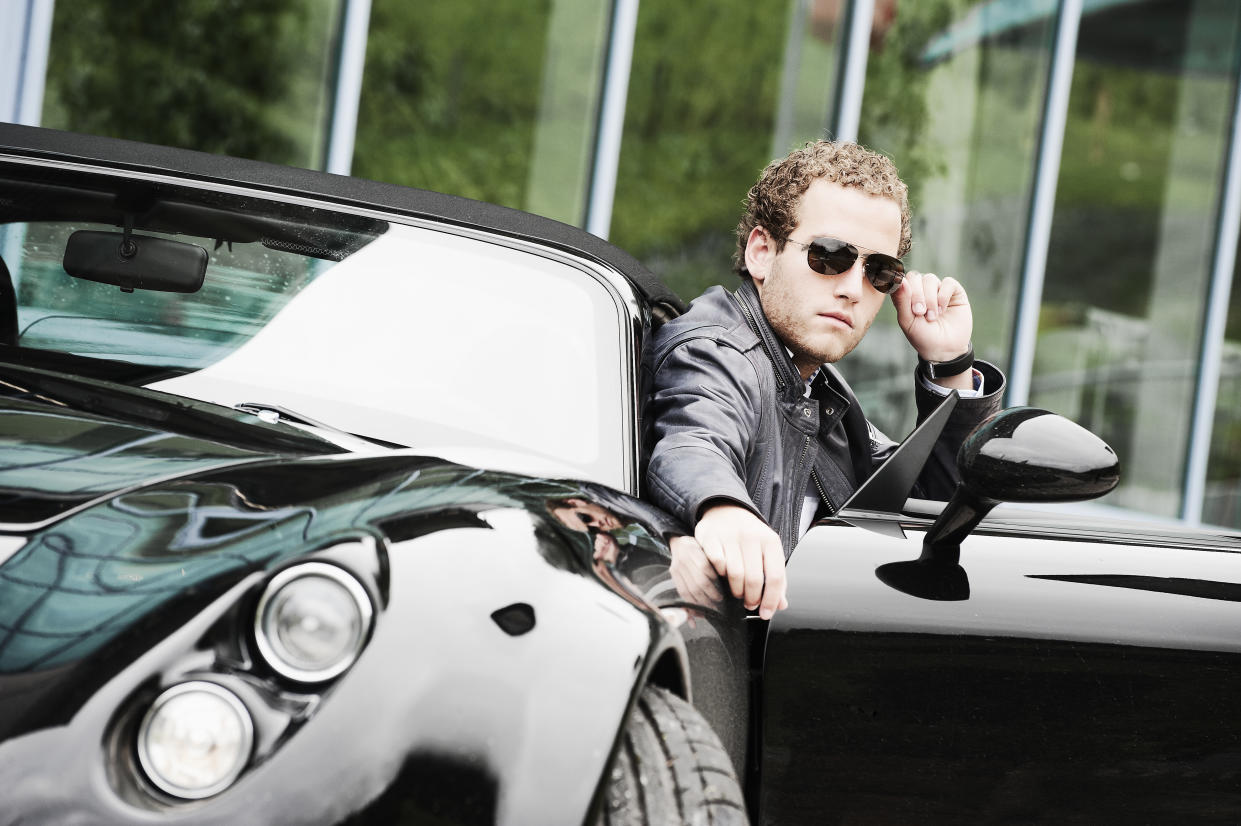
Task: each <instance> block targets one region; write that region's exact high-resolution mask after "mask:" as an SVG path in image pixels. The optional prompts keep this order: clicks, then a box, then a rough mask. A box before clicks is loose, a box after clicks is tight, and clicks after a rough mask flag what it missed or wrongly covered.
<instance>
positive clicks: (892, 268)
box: [866, 253, 905, 293]
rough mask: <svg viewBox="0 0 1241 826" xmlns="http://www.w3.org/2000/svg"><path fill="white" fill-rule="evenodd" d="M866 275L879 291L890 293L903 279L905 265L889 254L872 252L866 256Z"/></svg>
mask: <svg viewBox="0 0 1241 826" xmlns="http://www.w3.org/2000/svg"><path fill="white" fill-rule="evenodd" d="M866 277H867V278H869V279H870V284H871V286H872V287H874V288H875V289H876V290H878V291H879V292H881V293H890V292H892V290H894V289H896V287H897V285H898V284H900V283H901V282H902V281H904V280H905V265H904V264H902V263H901V262H900V261H898V260H897V259H895V258H892V257H891V256H887V255H882V254H880V253H874V254H872V255H869V256H867V258H866Z"/></svg>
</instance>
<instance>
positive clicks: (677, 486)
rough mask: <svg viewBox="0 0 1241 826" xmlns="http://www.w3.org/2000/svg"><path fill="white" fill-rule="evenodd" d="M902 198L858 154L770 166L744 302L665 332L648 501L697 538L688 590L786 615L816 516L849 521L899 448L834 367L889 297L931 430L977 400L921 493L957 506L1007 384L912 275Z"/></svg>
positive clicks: (753, 225) (652, 401)
mask: <svg viewBox="0 0 1241 826" xmlns="http://www.w3.org/2000/svg"><path fill="white" fill-rule="evenodd" d="M909 221H910V216H909V203H908V195H907V190H906V187H905V184H904V183H903V182H901V180H900V178H899V176H898V175H897V173H896V169H895V167H894V166H893V165H892V162H891V161H890V160H889V159H888V158H886V157H884V156H882V155H878V154H876V153H873V152H870V151H869V150H866V149H864V148H862V147H860V146H858V145H857V144H850V143H832V142H829V141H818V142H815V143H811V144H807V145H806V146H805V147H803V148H802V149H799V150H797V151H795V152H793V153H792V154H791V155H789V156H788V157H787V158H784V159H782V160H778V161H775V162H773V163H772V164H771V165H770V166H768V167H767V169H766V170H764V171H763V174H762V175H761V176H760V178H759V180H758V183H756V184H755V185H754V187H753V188H752V189H751V190H750V192H749V196H748V200H747V208H746V213H745V215H744V216H743V217H742V219H741V222H740V223H739V225H738V228H737V243H738V249H737V253H736V260H735V268H736V270H737V272H738V274H739V275H740V276H741V277H742V284H741V286H740V287H739V288H738V289H737V290H736V291H735V292H734V293H729V292H727V291H725V290H724V289H723V288H721V287H712V288H711V289H710V290H708V291H707V292H706V293H704V294H703V295H702V296H701V297H700V298H699V299H697V300H696V301H694V302H693V304H692V305H691V306H690V309H689V311H688V312H686V313H685V314H684V315H683V316H681V317H680V318H677V319H674V320H672V321H670V322H668V323H666V324H664V325H663V326H662V327H661V328H660V329H659V330H658V331H657V333H656V334H655V336H654V340H653V342H652V344H651V346H650V347H648V349H647V352H646V354H645V357H644V361H643V370H644V374H645V375H644V379H645V380H646V381H647V382H648V383H649V393H648V395H647V399H646V402H647V404H646V408H645V410H644V422H643V429H644V433H643V438H644V447H645V449H646V451H647V452H648V455H649V461H648V463H647V469H646V474H645V480H644V481H645V485H646V495H647V496H648V497H650V499H651V500H652V501H654V502H655V503H656V504H658V505H660V506H661V507H663V508H665V509H666V510H668V511H669V512H671V513H672V514H674V515H676V516H678V517H680V518H682V519H683V520H685V522H686V524H688V525H693V526H694V536H695V538H696V539H697V540H698V543H699V544H700V546H701V547H695V546H693V544H692V543H688V544H681V545H680V546H679V547H678V549H677V551H676V552H674V554H673V572H674V577H677V578H679V579H680V580H682V581H687V582H689V583H691V585H690V588H689V589H690V590H691V591H693V590H698V591H705V588H704V587H703V583H704V582H707V581H711V580H714V578H715V574H716V573H718V574H719V575H721V576H724V577H726V578H727V580H728V586H729V589H730V590H731V591H732V593H733V595H734V596H736V597H740V598H742V600H743V601H744V603H745V606H746V607H747V608H749V609H758V611H759V614H760V616H762V617H763V618H764V619H769V618H770V617H771V616H772V615H773V614H774V612H775V611H776V610H778V609H780V608H783V607H786V606H787V604H788V603H787V600H786V599H785V579H784V563H785V558H786V557H787V555H788V554H789V553H790V552H791V551H792V549H793V546H794V545H795V544H796V543H797V540H798V539H799V538H800V536H801V535H802V534H803V533H804V532H805V530H806V529H807V527H808V526H809V524H810V522H811V521H812V520H813V518H814V515H815V513H816V511H819V510H821V511H823V512H832V511H835V510H836V509H837V508H839V507H840V505H841V504H843V502H844V501H845V499H846V498H847V497H848V496H849V494H850V493H852V492H853V490H855V489H856V488H857V486H858V484H860V483H861V482H862V481H863V480H864V479H865V478H866V477H867V476H869V475H870V473H871V472H873V470H874V468H875V467H877V466H878V463H879V462H880V461H881V460H882V458H883V457H884V456H886V455H887V454H888V453H889V452H891V450H892V449H893V448H894V447H895V444H894V443H893V442H892V441H891V440H889V439H887V438H886V437H884V436H883V435H882V434H881V433H879V432H878V431H877V430H876V429H874V428H873V427H871V426H870V425H869V423H868V422H867V421H866V419H865V416H864V415H863V413H862V411H861V410H860V408H859V406H858V402H857V399H856V398H855V397H854V396H853V393H852V391H851V390H850V389H849V387H848V385H847V384H846V383H845V381H844V379H843V378H842V377H841V376H840V374H839V373H838V372H837V371H836V369H835V368H834V367H832V366H830V365H831V364H832V363H833V362H836V361H838V360H840V359H841V358H843V357H844V356H845V355H847V354H848V353H849V352H850V351H851V350H852V349H853V348H854V347H856V346H857V344H858V342H860V341H861V340H862V337H863V336H864V335H865V334H866V331H867V330H868V329H869V328H870V325H871V322H872V321H874V319H875V315H876V314H877V313H878V312H879V308H880V306H882V304H883V301H884V298H885V294H886V295H890V296H891V298H892V303H893V304H894V305H895V307H896V315H897V321H898V323H899V325H900V327H901V330H902V331H903V332H904V334H905V337H906V338H907V340H908V341H909V343H910V345H911V346H912V347H913V349H914V350H915V351H916V353H917V355H918V358H919V366H918V369H917V373H916V376H915V394H916V400H917V404H918V410H919V417H920V418H921V417H923V416H925V415H927V414H929V413H930V412H931V411H932V410H934V408H935V407H936V406H937V404H938V403H939V401H940V400H941V399H942V397H943V396H944V395H946V394H948V393H949V392H951V391H952V390H957V391H959V392H961V394H962V396H963V397H967V398H962V400H961V401H960V403H958V405H957V407H956V409H955V410H954V412H953V414H952V417H951V419H950V420H949V422H948V424H947V426H946V427H945V428H944V432H943V434H942V435H941V437H940V440H939V442H938V444H937V445H936V447H935V451H934V452H933V455H932V457H931V459H930V460H928V462H927V467H926V469H925V470H924V471H923V473H922V476H920V477H919V480H918V484H917V486H916V487H915V490H914V492H915V494H916V495H921V496H925V497H930V498H941V499H943V498H947V497H948V496H949V495H950V494H951V493H952V489H953V487H954V486H955V483H956V470H955V455H956V450H957V448H958V447H959V446H960V443H961V441H962V440H963V439H964V437H965V435H966V434H968V433H969V431H970V430H971V429H973V427H974V426H975V425H976V424H977V423H978V422H980V421H982V419H984V418H985V417H986V416H988V415H990V414H991V413H993V412H995V411H996V410H998V409H999V404H1000V396H1001V392H1002V390H1003V385H1004V378H1003V376H1002V375H1001V374H1000V372H999V371H998V370H997V369H996V368H995V367H993V366H992V365H990V364H987V363H986V362H981V361H974V360H973V351H972V347H971V344H970V336H971V334H972V332H973V317H972V315H971V313H970V306H969V301H968V299H967V297H966V294H965V290H964V289H963V288H962V287H961V285H960V284H959V283H957V281H955V280H954V279H952V278H943V279H941V278H939V277H938V276H936V275H934V274H931V273H919V272H912V271H911V272H908V273H906V272H904V269H903V266H902V265H901V263H900V261H899V260H898V259H899V258H900V257H901V256H903V255H904V254H905V253H906V252H908V250H909V247H910V227H909Z"/></svg>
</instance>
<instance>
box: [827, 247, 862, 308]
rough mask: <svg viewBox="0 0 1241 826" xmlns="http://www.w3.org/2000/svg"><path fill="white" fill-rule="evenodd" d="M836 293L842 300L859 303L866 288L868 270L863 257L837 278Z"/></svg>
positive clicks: (858, 258) (835, 282)
mask: <svg viewBox="0 0 1241 826" xmlns="http://www.w3.org/2000/svg"><path fill="white" fill-rule="evenodd" d="M832 286H833V287H834V288H835V293H836V295H837V296H839V297H841V298H848V299H850V300H852V301H857V300H858V299H859V298H861V296H862V290H864V289H865V288H866V270H865V267H864V266H863V259H862V256H860V255H859V256H858V257H857V260H856V261H854V262H853V266H852V267H850V268H849V269H847V270H845V271H844V272H842V273H841V274H840V275H838V276H836V278H835V279H834V282H833V285H832Z"/></svg>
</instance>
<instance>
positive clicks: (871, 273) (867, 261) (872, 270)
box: [786, 235, 905, 295]
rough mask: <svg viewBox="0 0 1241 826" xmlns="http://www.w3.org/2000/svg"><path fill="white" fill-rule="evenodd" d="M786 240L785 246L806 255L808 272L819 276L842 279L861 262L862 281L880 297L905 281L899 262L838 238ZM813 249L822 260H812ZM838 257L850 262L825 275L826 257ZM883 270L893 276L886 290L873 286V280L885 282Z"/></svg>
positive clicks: (902, 265) (897, 259) (825, 236)
mask: <svg viewBox="0 0 1241 826" xmlns="http://www.w3.org/2000/svg"><path fill="white" fill-rule="evenodd" d="M786 240H787V242H788V243H790V244H796V245H797V246H799V247H801V248H802V249H804V250H805V251H806V266H808V267H810V269H812V270H814V271H815V272H817V273H818V274H819V275H843V274H844V273H846V272H848V271H849V270H850V269H852V268H853V265H854V264H856V263H857V260H858V259H859V258H861V259H862V271H863V272H864V273H866V280H867V281H868V282H869V283H870V285H871V287H873V288H874V289H876V290H878V291H879V292H881V293H884V294H885V295H886V294H888V293H891V292H892V291H893V290H895V289H896V288H897V287H899V286H900V285H901V282H902V281H904V280H905V265H904V264H903V263H902V262H901V259H899V258H896V257H894V256H891V255H888V254H886V253H882V252H875V251H874V250H870V249H867V248H866V247H859V246H858V245H857V244H851V243H849V242H848V241H845V240H842V239H840V238H833V237H831V236H830V235H821V236H819V237H818V238H814V239H812V240H811V241H809V242H803V241H795V240H793V239H792V238H788V239H786ZM828 244H831V245H838V246H836V249H829V248H828ZM815 247H819V248H821V249H822V250H823V254H822V256H821V257H820V258H818V259H816V258H815V256H814V253H813V252H812V250H814V248H815ZM841 253H848V254H850V255H852V256H853V257H852V260H850V261H849V266H848V267H845V268H844V269H842V270H839V271H837V272H829V271H828V270H829V267H828V266H827V261H826V256H828V255H839V254H841ZM816 263H819V264H822V266H823V269H819V267H818V266H816ZM872 265H874V266H872ZM893 265H895V267H893ZM884 270H892V271H893V272H894V276H895V277H893V278H892V283H890V284H888V285H887V289H884V288H883V287H881V286H879V285H878V284H876V283H875V280H876V279H881V278H885V276H884V274H883V272H884Z"/></svg>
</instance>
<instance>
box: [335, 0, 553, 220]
mask: <svg viewBox="0 0 1241 826" xmlns="http://www.w3.org/2000/svg"><path fill="white" fill-rule="evenodd" d="M549 10H550V0H537V1H536V0H507V1H506V2H494V3H454V2H447V1H446V0H432V1H431V2H418V3H410V2H405V0H376V2H374V4H373V5H372V7H371V26H370V39H369V42H368V44H367V51H366V70H365V73H364V75H363V86H362V100H361V104H360V111H359V114H358V136H357V141H356V144H355V152H354V174H356V175H359V176H361V177H365V178H374V179H376V180H382V181H391V182H393V183H398V184H404V185H407V186H418V187H422V188H425V189H433V190H437V191H440V192H450V193H453V194H456V195H464V196H466V197H469V198H477V199H479V200H484V201H491V202H493V203H498V204H504V205H506V206H512V207H521V206H523V204H524V195H525V189H526V184H527V176H528V173H529V167H530V158H531V155H532V149H533V142H534V127H535V123H536V121H537V118H538V107H539V92H540V88H541V86H540V83H541V79H542V73H543V58H544V51H545V39H546V33H547V22H548V14H549Z"/></svg>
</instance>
